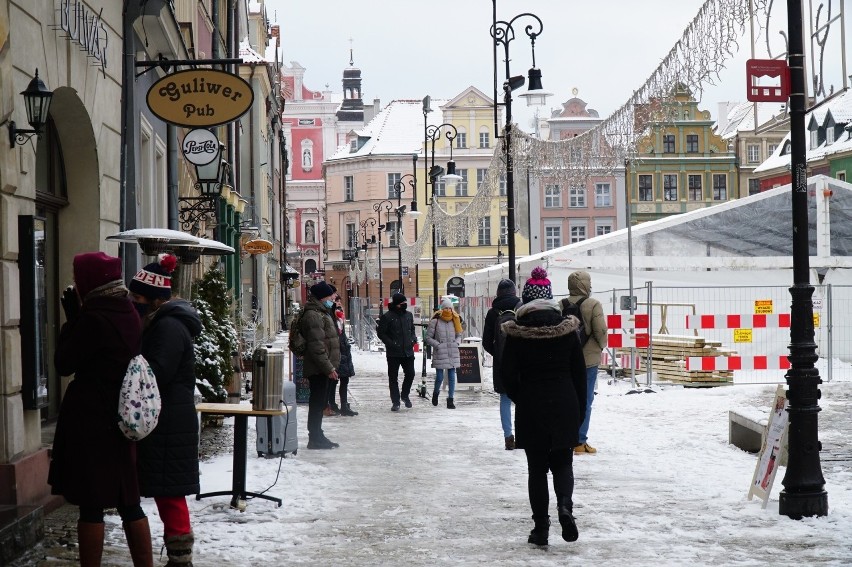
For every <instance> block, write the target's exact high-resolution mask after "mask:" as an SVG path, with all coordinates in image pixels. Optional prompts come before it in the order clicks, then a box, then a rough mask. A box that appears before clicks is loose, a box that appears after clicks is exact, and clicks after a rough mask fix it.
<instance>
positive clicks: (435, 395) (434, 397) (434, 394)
mask: <svg viewBox="0 0 852 567" xmlns="http://www.w3.org/2000/svg"><path fill="white" fill-rule="evenodd" d="M432 405H433V406H437V405H438V390H435V391H434V392H432Z"/></svg>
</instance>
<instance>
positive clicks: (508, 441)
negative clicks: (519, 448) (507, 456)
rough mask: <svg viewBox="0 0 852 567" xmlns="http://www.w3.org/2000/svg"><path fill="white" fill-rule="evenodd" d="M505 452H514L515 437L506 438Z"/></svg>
mask: <svg viewBox="0 0 852 567" xmlns="http://www.w3.org/2000/svg"><path fill="white" fill-rule="evenodd" d="M506 450H507V451H514V450H515V436H514V435H509V436H508V437H506Z"/></svg>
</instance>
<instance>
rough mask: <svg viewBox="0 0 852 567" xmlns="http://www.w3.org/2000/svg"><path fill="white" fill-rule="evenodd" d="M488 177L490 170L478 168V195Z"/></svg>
mask: <svg viewBox="0 0 852 567" xmlns="http://www.w3.org/2000/svg"><path fill="white" fill-rule="evenodd" d="M486 175H488V170H487V169H485V168H482V167H477V168H476V193H477V194H479V188H480V187H482V184H483V183H485V177H486Z"/></svg>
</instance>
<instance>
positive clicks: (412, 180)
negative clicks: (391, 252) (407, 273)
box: [393, 154, 420, 293]
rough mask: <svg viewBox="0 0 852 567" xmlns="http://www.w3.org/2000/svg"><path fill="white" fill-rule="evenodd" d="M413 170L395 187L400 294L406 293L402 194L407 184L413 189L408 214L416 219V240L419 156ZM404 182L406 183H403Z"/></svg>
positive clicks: (413, 163) (413, 160)
mask: <svg viewBox="0 0 852 567" xmlns="http://www.w3.org/2000/svg"><path fill="white" fill-rule="evenodd" d="M412 168H413V169H412V171H413V173H406V174H405V175H403V176H401V177H400V178H399V180H398V181H397V182H396V183H394V185H393V188H394V191H395V192H396V250H397V278H398V281H399V292H400V293H405V284H404V283H403V281H402V217H403V216H404V215H405V205H403V204H402V194H403V193H405V185H406V183H407V184H408V186H409V187H410V188H411V193H412V195H414V199H412V201H411V210H410V211H409V212H408V214H410V215H411V216H412V218H414V235H415V238H416V237H417V217H419V216H420V211H418V210H417V154H414V156H412ZM403 180H405V181H404V182H403Z"/></svg>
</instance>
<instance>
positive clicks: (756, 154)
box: [746, 144, 760, 163]
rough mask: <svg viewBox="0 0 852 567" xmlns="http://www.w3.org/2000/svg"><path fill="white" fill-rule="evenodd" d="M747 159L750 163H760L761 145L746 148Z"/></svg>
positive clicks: (750, 145) (751, 145)
mask: <svg viewBox="0 0 852 567" xmlns="http://www.w3.org/2000/svg"><path fill="white" fill-rule="evenodd" d="M746 159H747V160H748V162H749V163H760V145H759V144H749V145H748V146H746Z"/></svg>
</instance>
